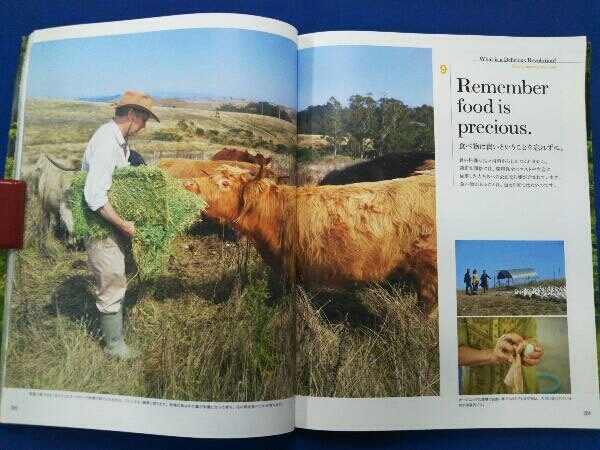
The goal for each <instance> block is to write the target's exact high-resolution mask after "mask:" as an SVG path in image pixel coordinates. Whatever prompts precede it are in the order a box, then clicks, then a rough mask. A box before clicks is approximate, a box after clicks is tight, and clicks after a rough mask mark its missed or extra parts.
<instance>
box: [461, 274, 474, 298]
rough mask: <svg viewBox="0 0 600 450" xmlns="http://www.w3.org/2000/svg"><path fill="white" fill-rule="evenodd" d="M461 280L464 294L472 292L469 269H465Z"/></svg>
mask: <svg viewBox="0 0 600 450" xmlns="http://www.w3.org/2000/svg"><path fill="white" fill-rule="evenodd" d="M463 281H464V282H465V294H468V293H469V292H473V287H472V284H471V272H469V269H467V271H466V273H465V277H464V279H463Z"/></svg>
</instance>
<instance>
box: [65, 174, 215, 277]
mask: <svg viewBox="0 0 600 450" xmlns="http://www.w3.org/2000/svg"><path fill="white" fill-rule="evenodd" d="M86 176H87V173H86V172H80V173H77V174H76V175H75V177H74V179H73V184H72V185H71V189H70V202H71V209H72V211H73V221H74V228H75V229H74V235H75V237H76V238H90V237H106V236H108V235H110V234H112V233H114V232H116V231H115V229H114V228H113V227H112V226H111V225H109V224H108V223H107V222H106V221H104V220H103V219H102V218H101V217H100V216H99V215H98V214H97V213H95V212H93V211H91V210H90V209H89V208H88V206H87V204H86V202H85V198H84V196H83V187H84V185H85V179H86ZM108 198H109V200H110V202H111V204H112V206H113V208H114V209H115V211H116V212H117V213H118V214H119V215H120V216H121V217H122V218H123V219H125V220H130V221H133V222H135V228H136V237H135V239H134V240H133V243H132V244H133V254H134V257H135V261H136V264H137V266H138V270H139V273H140V276H141V277H142V278H148V277H149V276H150V275H152V274H156V273H160V272H162V271H163V270H164V269H165V268H166V266H167V262H168V259H169V255H170V254H171V245H172V244H173V243H174V239H175V238H176V237H177V236H178V235H180V234H182V233H184V232H185V231H186V230H187V229H188V228H189V227H190V226H191V225H193V224H194V223H196V222H198V221H199V220H200V213H201V212H202V211H204V209H205V208H206V202H205V201H204V200H203V199H202V198H201V197H199V196H197V195H195V194H193V193H191V192H189V191H187V190H186V189H184V188H183V186H182V184H181V182H179V181H177V180H174V179H172V178H169V177H168V176H167V175H166V174H165V173H164V172H162V171H161V170H159V169H155V168H151V167H135V168H134V167H124V168H119V169H116V170H115V173H114V175H113V183H112V187H111V189H110V191H109V193H108Z"/></svg>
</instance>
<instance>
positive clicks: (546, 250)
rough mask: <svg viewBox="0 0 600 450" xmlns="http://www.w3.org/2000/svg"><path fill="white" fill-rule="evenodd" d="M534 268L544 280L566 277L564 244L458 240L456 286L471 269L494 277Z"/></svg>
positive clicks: (459, 284)
mask: <svg viewBox="0 0 600 450" xmlns="http://www.w3.org/2000/svg"><path fill="white" fill-rule="evenodd" d="M524 268H531V269H534V270H535V271H536V272H537V274H538V276H539V279H540V280H544V279H550V278H554V277H556V278H564V277H565V252H564V243H563V241H456V285H457V286H458V287H459V288H460V287H461V286H463V276H464V274H465V271H466V270H467V269H471V272H472V271H473V269H477V273H479V274H481V272H482V271H483V269H487V273H488V274H489V275H490V276H491V277H492V278H493V277H494V276H495V275H496V274H497V273H498V270H501V269H524Z"/></svg>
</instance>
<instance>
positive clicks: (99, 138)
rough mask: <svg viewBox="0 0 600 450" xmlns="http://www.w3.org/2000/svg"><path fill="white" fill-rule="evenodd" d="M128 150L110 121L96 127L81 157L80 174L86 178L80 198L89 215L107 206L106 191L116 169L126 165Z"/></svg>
mask: <svg viewBox="0 0 600 450" xmlns="http://www.w3.org/2000/svg"><path fill="white" fill-rule="evenodd" d="M128 159H129V147H128V146H127V145H126V142H125V138H124V137H123V134H122V133H121V130H120V129H119V127H118V126H117V124H116V123H115V121H114V120H112V119H110V120H109V121H108V122H107V123H105V124H104V125H102V126H100V128H98V129H97V130H96V132H95V133H94V134H93V136H92V138H91V139H90V141H89V142H88V145H87V147H86V149H85V152H84V154H83V164H82V167H81V168H82V170H84V171H86V172H87V173H88V174H87V177H86V180H85V187H84V190H83V194H84V197H85V201H86V203H87V204H88V206H89V208H90V209H91V210H92V211H96V210H97V209H98V208H101V207H102V206H104V205H106V203H108V191H109V189H110V187H111V186H112V176H113V173H114V171H115V169H116V168H117V167H126V166H128V165H129V162H128Z"/></svg>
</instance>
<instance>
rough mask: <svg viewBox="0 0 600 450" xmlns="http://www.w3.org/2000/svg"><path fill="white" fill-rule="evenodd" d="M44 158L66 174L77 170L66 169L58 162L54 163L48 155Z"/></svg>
mask: <svg viewBox="0 0 600 450" xmlns="http://www.w3.org/2000/svg"><path fill="white" fill-rule="evenodd" d="M46 158H48V161H50V162H51V163H52V165H53V166H55V167H58V168H59V169H60V170H65V171H67V172H77V171H78V170H79V169H77V168H73V167H67V166H64V165H62V164H61V163H59V162H56V161H54V160H53V159H52V158H50V157H49V156H48V155H46Z"/></svg>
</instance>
